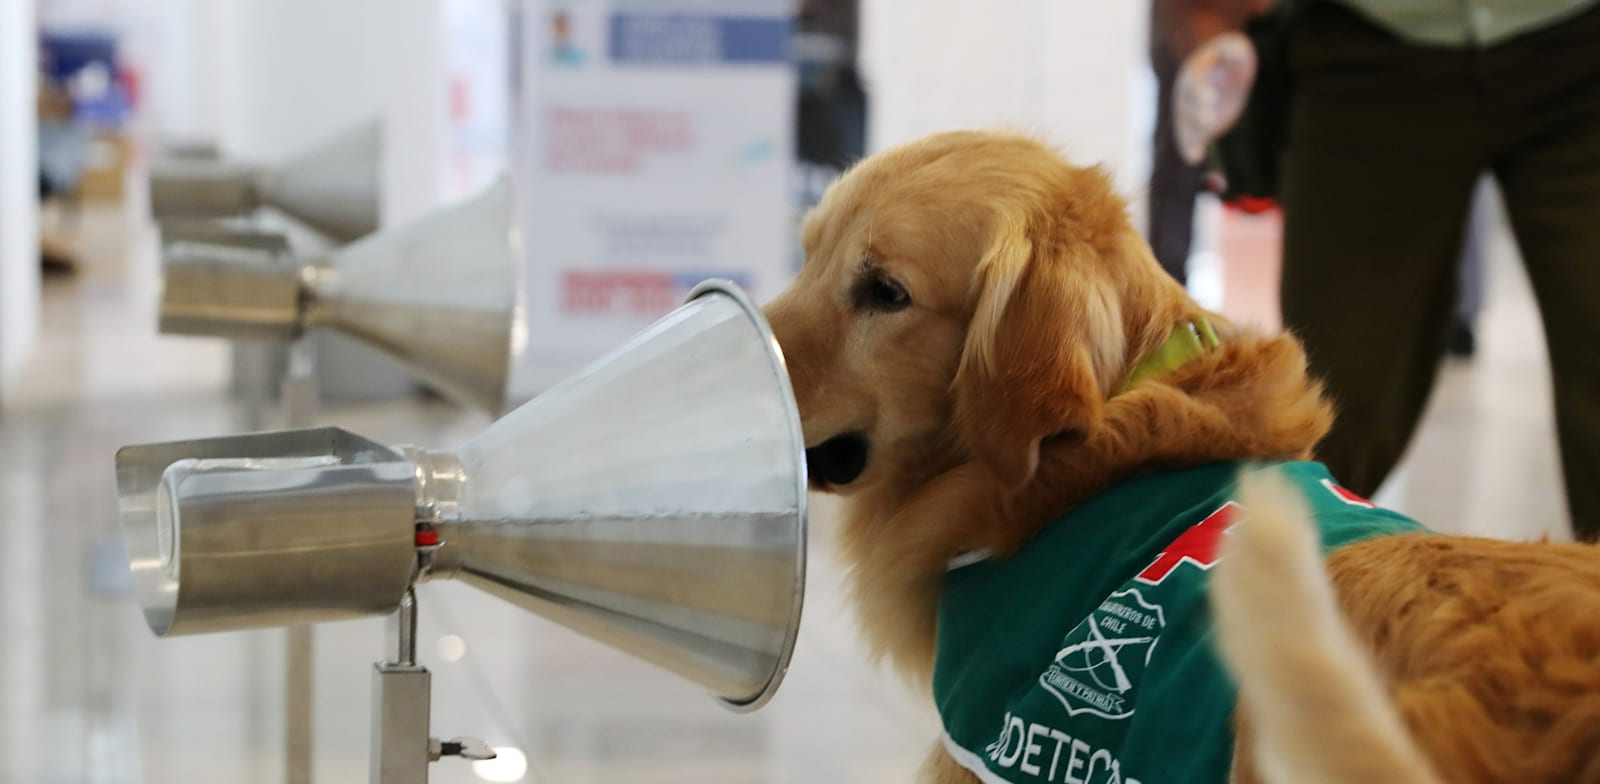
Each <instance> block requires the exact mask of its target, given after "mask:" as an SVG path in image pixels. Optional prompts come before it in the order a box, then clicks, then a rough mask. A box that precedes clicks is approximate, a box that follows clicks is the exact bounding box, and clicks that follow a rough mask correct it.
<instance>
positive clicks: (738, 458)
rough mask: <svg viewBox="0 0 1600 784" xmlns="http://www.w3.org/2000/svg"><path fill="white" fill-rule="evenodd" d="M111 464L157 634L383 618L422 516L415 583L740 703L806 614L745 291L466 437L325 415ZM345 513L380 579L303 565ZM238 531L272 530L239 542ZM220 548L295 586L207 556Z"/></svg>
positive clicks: (765, 352) (786, 397)
mask: <svg viewBox="0 0 1600 784" xmlns="http://www.w3.org/2000/svg"><path fill="white" fill-rule="evenodd" d="M246 439H254V440H246ZM280 439H281V440H280ZM219 458H226V459H219ZM118 464H119V469H118V475H119V486H120V489H121V490H122V494H123V518H124V519H123V522H124V528H125V530H126V531H127V533H128V536H129V551H130V553H131V554H134V558H135V559H136V562H135V566H134V573H135V575H136V578H140V579H142V580H144V581H145V583H147V584H148V586H149V587H148V589H147V590H145V591H143V592H141V594H140V599H141V602H142V603H143V604H144V607H145V613H146V616H147V619H148V620H149V621H150V623H151V627H152V628H153V629H155V630H156V631H157V633H158V634H159V633H182V632H184V631H188V630H191V629H192V630H206V629H207V625H208V624H209V626H210V628H240V627H241V626H243V625H282V624H287V623H298V622H304V621H310V620H319V619H323V618H325V617H328V613H330V612H332V613H337V614H340V615H341V617H342V616H345V615H349V614H351V613H352V612H357V611H359V610H361V608H370V611H371V612H374V613H376V612H386V611H389V610H392V609H393V608H394V607H395V606H397V604H398V601H399V598H400V595H401V594H400V593H399V592H397V591H396V583H395V582H394V580H393V576H394V574H396V570H397V569H398V566H397V565H396V564H395V562H391V560H390V554H391V552H390V549H391V548H398V547H399V546H400V543H401V542H402V540H403V539H405V538H406V537H408V536H410V535H411V532H412V530H413V527H415V536H416V540H415V557H414V559H413V561H414V564H415V568H416V576H415V580H416V581H417V582H423V581H427V580H432V579H458V580H462V581H464V582H467V583H469V584H471V585H475V586H477V587H478V588H480V589H482V590H484V591H487V592H489V593H492V594H494V595H495V596H498V597H501V598H503V599H505V600H507V601H510V602H513V603H515V604H516V605H518V606H520V607H523V608H526V609H528V610H529V611H532V612H534V613H537V614H539V615H542V616H545V617H547V618H549V619H551V620H554V621H556V622H558V623H561V624H563V625H565V626H567V627H569V628H572V629H574V630H576V631H578V632H581V633H583V634H586V635H588V636H590V637H593V638H595V639H597V640H600V641H602V642H604V643H607V644H609V645H611V646H614V647H616V648H619V649H621V650H624V651H627V652H629V653H632V654H634V655H636V656H638V657H639V658H642V659H644V660H646V661H649V662H651V663H653V664H655V665H657V666H659V667H661V668H663V669H665V670H668V671H670V672H672V673H675V674H677V675H679V676H681V677H683V678H685V679H688V680H690V681H692V682H694V683H696V684H698V685H700V686H702V687H703V688H705V689H706V690H707V691H709V692H711V693H712V694H715V695H716V696H718V697H719V698H720V699H721V700H722V701H723V702H724V703H725V704H726V705H728V706H729V707H731V708H733V709H735V710H752V709H754V708H757V707H759V706H761V705H762V704H764V703H765V702H766V701H767V700H768V699H770V698H771V696H772V694H773V693H774V692H775V691H776V690H777V688H778V685H779V683H780V682H781V681H782V678H783V674H784V672H785V670H786V668H787V666H788V662H789V657H790V654H791V652H792V651H793V648H794V640H795V635H796V633H797V631H798V629H799V621H800V609H801V604H802V599H803V595H804V586H805V521H806V510H805V504H806V481H805V480H806V477H805V458H804V440H803V437H802V435H801V431H800V424H799V417H798V415H797V414H796V411H795V407H794V398H793V394H792V393H791V391H790V388H789V380H788V373H787V372H786V370H785V369H784V365H783V358H782V355H781V353H780V351H779V349H778V345H777V343H776V341H775V340H773V338H772V335H771V333H770V331H768V329H767V326H766V322H765V320H764V319H763V318H762V316H761V313H760V311H759V310H757V309H756V307H755V306H754V305H753V304H752V303H751V302H750V301H749V300H748V299H747V298H746V297H745V295H744V294H743V293H742V292H740V291H739V290H738V289H737V288H735V287H734V286H733V285H732V284H726V283H720V282H712V283H708V284H706V285H703V286H702V287H700V288H699V289H697V290H696V292H695V294H694V295H693V296H692V298H691V300H690V301H689V302H688V303H687V304H685V305H684V306H682V307H680V308H679V309H677V310H676V311H674V312H672V313H671V314H669V315H668V316H667V317H665V318H663V319H662V320H661V321H659V322H657V323H656V324H655V325H653V326H652V327H650V328H649V329H647V330H645V331H644V332H642V333H640V334H639V335H638V336H637V337H635V338H634V339H633V340H631V341H629V342H628V343H627V344H625V345H624V346H622V347H621V348H619V349H617V350H616V351H614V352H612V353H611V354H609V355H607V356H606V357H604V358H602V359H600V360H598V361H597V362H595V363H594V364H592V365H590V366H589V367H588V368H586V369H585V370H583V371H581V372H579V373H578V374H577V375H575V376H574V377H572V378H571V379H569V380H568V381H566V382H565V383H563V384H561V385H559V386H557V387H555V388H554V389H551V390H550V391H549V392H546V393H545V394H543V395H541V396H539V397H538V398H535V399H534V400H532V401H530V402H529V403H527V404H526V405H524V406H522V407H521V408H519V409H517V410H516V411H514V412H512V413H511V414H510V415H508V416H506V417H505V418H503V419H501V420H500V421H498V422H496V423H495V424H493V425H491V426H490V427H489V428H488V429H487V430H485V431H484V432H483V433H481V434H480V435H478V436H477V437H476V438H474V439H472V440H471V441H469V442H468V443H467V444H465V445H464V446H462V447H461V448H460V449H459V450H456V451H452V452H437V451H429V450H424V449H417V448H405V449H402V450H398V451H397V450H387V449H385V448H383V447H380V446H377V445H375V444H371V443H370V442H366V441H364V440H362V439H359V438H358V437H356V436H352V435H350V434H348V433H344V432H343V431H338V430H334V429H324V430H319V431H289V432H286V433H279V434H265V435H258V436H248V437H241V438H236V439H210V440H206V441H197V442H183V443H179V444H164V445H155V446H150V447H135V448H130V449H127V450H124V451H123V452H122V453H121V454H119V456H118ZM402 476H403V479H402ZM402 485H403V486H404V488H405V493H403V494H402V493H399V492H398V490H397V488H399V487H400V486H402ZM401 495H404V496H405V501H404V503H402V502H401V499H400V496H401ZM347 525H348V526H350V527H351V528H350V530H351V531H352V535H353V536H355V539H354V541H353V542H351V543H350V544H349V545H348V547H347V548H346V549H348V551H349V552H348V553H347V554H345V555H344V556H341V557H343V558H346V559H348V560H347V561H346V562H347V563H348V564H349V565H350V566H351V567H352V568H351V569H350V570H349V572H348V574H347V577H348V578H349V579H350V580H355V581H358V582H361V583H362V586H363V588H368V589H370V590H359V589H358V588H357V587H356V586H354V585H352V584H350V583H348V582H341V581H339V580H335V579H331V577H329V576H326V575H325V576H323V577H318V575H322V573H321V572H315V571H311V570H312V567H311V566H310V564H311V563H312V559H314V558H317V557H320V556H323V555H327V554H328V553H330V552H332V550H333V549H334V546H333V545H331V544H330V543H331V541H332V539H331V537H334V536H335V534H334V533H332V532H333V531H342V530H344V529H345V527H346V526H347ZM269 530H270V531H274V532H284V533H285V534H286V536H288V538H283V539H278V538H271V539H268V538H267V537H265V532H267V531H269ZM163 532H165V533H163ZM163 536H165V537H167V538H166V539H163V538H162V537H163ZM196 537H198V538H196ZM296 537H298V538H296ZM241 539H242V540H247V541H252V542H266V544H265V545H264V546H262V547H261V548H260V549H259V550H252V551H249V553H248V554H244V553H241V548H239V547H238V546H237V545H235V544H231V543H234V542H237V541H240V540H241ZM406 544H407V546H409V545H410V542H409V541H407V542H406ZM228 548H232V549H228ZM217 552H231V553H237V554H240V557H242V558H246V561H245V562H246V563H253V564H257V565H259V566H260V567H261V568H262V569H264V570H265V569H268V568H269V567H270V571H271V572H272V573H274V574H277V575H279V576H280V578H282V579H284V580H290V579H291V578H293V580H292V581H293V582H296V583H297V584H300V585H302V586H304V590H303V591H302V592H300V593H295V594H291V593H286V592H285V589H283V588H281V587H273V588H264V587H262V584H261V581H260V580H257V579H253V578H251V577H250V576H249V575H250V574H251V572H247V571H241V572H240V573H238V575H237V577H236V579H237V582H230V580H229V575H228V574H227V573H224V572H215V573H213V572H207V571H204V570H203V568H202V567H201V566H196V565H194V564H205V563H207V562H208V561H207V560H206V559H208V558H212V557H213V554H214V553H217ZM250 557H254V558H255V560H248V558H250ZM202 579H204V580H205V582H203V584H201V585H199V586H191V585H190V584H189V581H190V580H202ZM400 587H401V588H403V587H404V586H403V585H401V586H400ZM234 610H237V612H235V611H234Z"/></svg>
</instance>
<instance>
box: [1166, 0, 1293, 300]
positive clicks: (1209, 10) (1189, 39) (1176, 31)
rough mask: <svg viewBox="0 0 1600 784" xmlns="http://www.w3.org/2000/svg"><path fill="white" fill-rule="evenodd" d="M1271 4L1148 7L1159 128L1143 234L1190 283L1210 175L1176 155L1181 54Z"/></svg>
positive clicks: (1174, 1)
mask: <svg viewBox="0 0 1600 784" xmlns="http://www.w3.org/2000/svg"><path fill="white" fill-rule="evenodd" d="M1271 6H1272V0H1250V1H1249V2H1240V3H1236V4H1226V3H1222V4H1219V3H1212V2H1207V1H1206V0H1153V2H1151V4H1150V42H1149V45H1150V69H1151V70H1152V71H1153V72H1154V73H1155V77H1156V127H1155V134H1154V136H1153V137H1152V138H1151V151H1150V152H1151V155H1150V159H1151V165H1150V189H1149V192H1148V194H1147V198H1148V200H1147V202H1146V204H1147V205H1148V208H1149V229H1148V230H1147V231H1146V232H1145V233H1146V237H1147V239H1148V240H1149V241H1150V248H1151V250H1152V251H1154V252H1155V256H1156V261H1159V262H1161V268H1162V269H1164V270H1166V271H1167V273H1168V274H1170V275H1172V277H1173V278H1175V279H1176V280H1177V281H1178V282H1179V283H1188V278H1189V275H1188V265H1189V255H1190V252H1191V250H1192V247H1193V244H1194V213H1195V200H1196V199H1197V198H1199V196H1200V194H1201V193H1202V192H1204V191H1205V190H1206V177H1207V170H1206V167H1205V166H1204V165H1201V164H1196V163H1191V162H1189V161H1187V160H1185V159H1184V157H1183V156H1182V155H1181V154H1180V153H1179V151H1178V143H1177V136H1176V134H1175V133H1174V129H1173V99H1174V89H1175V87H1176V83H1177V79H1178V72H1179V69H1180V68H1181V67H1182V65H1183V56H1182V55H1183V54H1186V53H1187V52H1189V51H1191V50H1193V49H1194V47H1195V46H1196V45H1197V44H1198V43H1199V42H1201V41H1205V40H1207V39H1209V38H1211V37H1213V36H1215V35H1217V34H1219V33H1222V32H1224V31H1227V30H1230V29H1236V28H1238V27H1239V26H1241V25H1242V24H1243V23H1244V20H1245V19H1247V18H1249V17H1251V16H1255V15H1257V14H1260V13H1263V12H1265V11H1266V10H1267V9H1268V8H1270V7H1271Z"/></svg>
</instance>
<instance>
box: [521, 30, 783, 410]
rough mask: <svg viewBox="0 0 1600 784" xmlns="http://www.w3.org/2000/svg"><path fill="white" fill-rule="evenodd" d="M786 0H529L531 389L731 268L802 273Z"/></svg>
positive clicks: (735, 276)
mask: <svg viewBox="0 0 1600 784" xmlns="http://www.w3.org/2000/svg"><path fill="white" fill-rule="evenodd" d="M790 13H791V3H790V2H789V0H532V1H531V2H528V3H526V4H524V6H523V18H522V30H523V35H522V51H521V53H520V57H521V58H522V60H523V63H524V67H523V69H522V77H523V82H522V84H521V85H520V86H519V90H518V92H519V94H520V101H521V104H522V106H521V112H520V115H519V117H520V127H519V129H518V138H517V141H516V143H515V144H514V156H515V157H516V158H517V159H518V160H517V174H518V179H519V186H520V188H521V192H522V194H523V202H522V210H523V219H522V229H523V237H522V241H523V246H524V253H525V254H526V256H527V259H528V278H527V289H526V291H525V300H524V307H525V309H526V315H527V325H528V332H527V336H526V341H527V342H526V350H525V352H524V355H523V360H522V361H521V363H520V367H519V370H518V373H517V375H516V376H515V377H514V379H513V392H514V393H519V394H523V395H528V394H533V393H536V392H537V391H539V390H540V389H541V388H543V387H544V386H545V385H547V384H549V383H550V382H552V381H555V380H558V379H560V378H562V377H563V376H565V375H567V374H569V373H571V372H573V371H574V370H576V369H577V368H578V367H579V366H581V365H582V364H584V363H585V362H587V361H589V360H591V359H593V358H595V357H597V356H599V355H600V354H601V353H603V352H604V351H605V350H607V349H610V348H612V347H615V346H616V345H618V344H619V343H621V342H622V341H624V340H626V339H627V338H628V337H629V336H630V335H632V334H633V333H635V332H637V331H638V330H639V329H641V328H643V327H644V326H646V325H647V324H649V323H650V322H651V321H653V320H655V319H656V318H659V317H660V316H661V315H663V314H664V313H666V312H667V311H668V310H671V309H672V308H673V307H675V306H676V305H677V304H678V303H680V302H681V301H682V300H683V298H684V297H685V295H686V294H687V293H688V292H689V290H690V289H691V288H692V287H693V286H694V285H695V284H696V283H698V282H700V281H702V280H704V279H706V278H712V277H719V278H726V279H730V280H733V281H735V282H737V283H739V284H740V285H742V286H744V287H745V288H746V289H747V290H748V291H749V292H750V294H751V295H752V296H753V297H755V298H756V300H757V301H762V300H765V299H766V298H768V297H770V296H772V295H773V294H775V293H776V292H777V291H778V289H780V288H781V287H782V286H783V285H784V284H785V283H786V282H787V280H788V278H789V276H790V274H791V272H792V266H793V265H792V247H793V246H792V243H793V237H794V225H793V224H794V213H793V203H792V191H791V183H790V180H791V177H792V176H793V168H794V164H793V152H792V147H793V127H792V126H793V113H794V107H793V102H794V77H793V75H792V69H791V66H790V60H789V51H788V50H789V39H790V24H791V22H790Z"/></svg>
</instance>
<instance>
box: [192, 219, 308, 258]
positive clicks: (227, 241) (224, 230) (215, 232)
mask: <svg viewBox="0 0 1600 784" xmlns="http://www.w3.org/2000/svg"><path fill="white" fill-rule="evenodd" d="M161 244H162V246H163V247H165V248H171V247H173V246H177V245H212V246H221V247H224V248H243V249H246V250H257V251H262V252H264V253H269V254H275V255H287V254H288V253H289V238H288V237H287V236H286V235H284V234H283V232H278V231H265V230H262V229H257V228H253V227H250V226H238V225H233V224H229V223H224V222H222V221H219V220H210V219H206V218H174V219H172V220H169V221H165V222H163V223H162V224H161Z"/></svg>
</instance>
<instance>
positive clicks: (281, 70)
mask: <svg viewBox="0 0 1600 784" xmlns="http://www.w3.org/2000/svg"><path fill="white" fill-rule="evenodd" d="M440 2H441V0H338V1H337V2H328V0H230V2H225V3H217V2H211V0H174V2H172V3H169V4H167V5H168V6H169V7H168V8H163V10H162V17H163V19H162V23H161V25H160V29H161V30H162V33H163V35H164V36H166V37H168V38H170V39H171V40H168V41H166V42H165V44H166V45H164V46H163V47H162V51H161V53H160V55H159V56H160V58H161V61H160V62H159V63H157V64H155V65H153V66H152V72H153V73H154V74H156V75H157V76H158V77H160V78H158V79H156V80H155V81H156V82H157V84H154V85H152V91H151V92H152V95H153V103H154V108H155V109H156V115H157V120H158V123H159V127H158V128H157V131H158V132H166V133H170V134H172V135H175V136H186V137H187V136H211V137H213V138H215V139H216V140H217V142H218V143H219V144H220V146H221V147H222V150H223V152H224V153H225V154H226V155H227V156H229V157H232V158H237V159H240V160H247V161H254V162H262V163H271V162H274V161H278V160H282V159H284V158H287V157H289V156H292V155H295V154H298V153H301V152H303V151H305V150H307V149H309V148H311V147H313V146H315V145H318V144H321V143H322V142H325V141H327V140H328V139H329V138H330V137H333V136H335V135H337V134H339V133H341V132H343V131H345V130H348V129H350V128H352V127H354V126H356V125H358V124H360V123H364V122H367V121H369V120H371V119H373V118H376V119H378V120H380V121H381V122H382V124H383V132H384V162H383V166H382V171H381V178H382V185H381V187H382V201H383V223H384V224H385V225H391V226H392V225H394V224H397V223H404V222H406V221H408V220H410V219H411V218H414V217H416V216H418V215H420V214H422V213H424V212H427V211H428V210H430V209H432V208H433V207H436V206H438V205H439V203H440V201H441V199H442V196H443V187H442V186H443V175H444V165H445V149H446V130H447V123H448V119H447V118H448V115H447V112H448V109H449V101H448V91H447V74H446V68H445V56H444V51H445V49H444V47H445V36H444V16H443V10H442V9H441V7H440ZM296 239H297V248H300V249H302V250H313V251H314V250H316V248H315V247H314V246H313V245H312V244H310V241H309V240H310V238H309V237H297V238H296ZM316 340H317V343H318V351H319V352H320V353H321V354H322V357H323V368H324V370H323V372H322V374H321V378H320V383H321V388H322V392H323V394H324V395H325V396H327V397H329V398H334V399H338V398H373V397H390V396H394V395H398V394H401V393H403V392H404V391H405V390H407V389H409V388H410V386H411V384H412V379H411V375H410V374H409V373H408V372H407V371H405V370H404V369H403V368H401V366H400V365H399V364H398V363H396V362H394V361H392V360H390V359H388V358H387V357H383V356H381V355H379V354H377V353H376V352H374V351H372V350H370V349H368V348H366V347H363V346H358V345H356V344H355V343H354V342H353V341H351V340H349V339H347V338H343V337H340V336H337V335H330V334H319V335H318V336H317V338H316Z"/></svg>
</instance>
